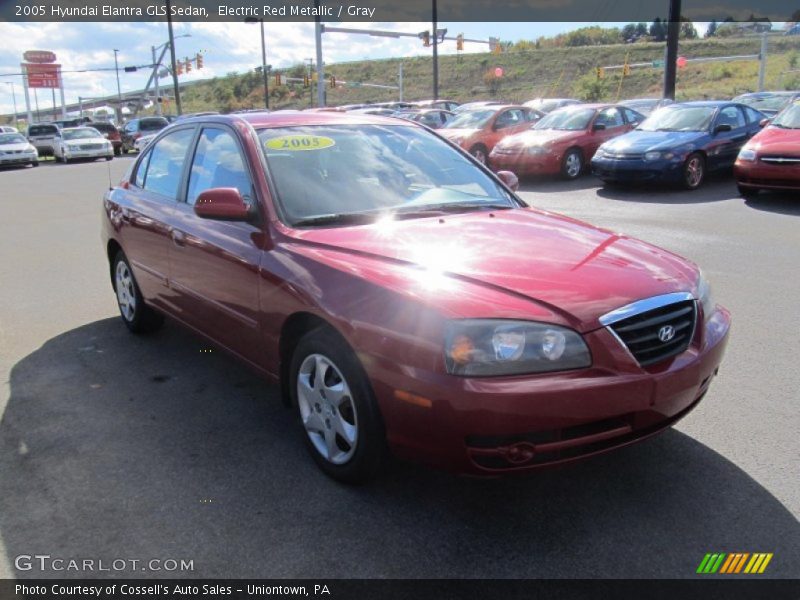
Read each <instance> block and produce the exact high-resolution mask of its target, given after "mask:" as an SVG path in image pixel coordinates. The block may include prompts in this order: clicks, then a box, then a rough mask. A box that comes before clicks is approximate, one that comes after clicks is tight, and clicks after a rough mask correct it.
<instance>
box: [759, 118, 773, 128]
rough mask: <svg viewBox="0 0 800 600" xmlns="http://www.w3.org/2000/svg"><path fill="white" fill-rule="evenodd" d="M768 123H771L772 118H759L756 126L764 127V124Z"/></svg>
mask: <svg viewBox="0 0 800 600" xmlns="http://www.w3.org/2000/svg"><path fill="white" fill-rule="evenodd" d="M770 123H772V119H761V120H760V121H759V122H758V126H759V127H766V126H767V125H769V124H770Z"/></svg>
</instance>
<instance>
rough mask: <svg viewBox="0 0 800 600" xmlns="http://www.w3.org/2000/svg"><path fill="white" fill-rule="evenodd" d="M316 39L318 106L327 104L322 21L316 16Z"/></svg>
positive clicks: (317, 5)
mask: <svg viewBox="0 0 800 600" xmlns="http://www.w3.org/2000/svg"><path fill="white" fill-rule="evenodd" d="M314 8H316V9H318V8H319V0H314ZM314 39H315V41H316V45H317V106H318V107H320V108H322V107H323V106H325V73H324V72H323V68H322V66H323V65H322V22H321V21H320V20H319V16H316V17H314Z"/></svg>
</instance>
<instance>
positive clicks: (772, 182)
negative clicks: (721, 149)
mask: <svg viewBox="0 0 800 600" xmlns="http://www.w3.org/2000/svg"><path fill="white" fill-rule="evenodd" d="M733 176H734V178H735V179H736V183H737V184H739V185H740V186H742V187H749V188H753V189H772V190H800V163H792V164H783V165H780V164H769V163H764V162H762V161H761V160H757V161H743V160H739V159H737V160H736V163H735V164H734V166H733Z"/></svg>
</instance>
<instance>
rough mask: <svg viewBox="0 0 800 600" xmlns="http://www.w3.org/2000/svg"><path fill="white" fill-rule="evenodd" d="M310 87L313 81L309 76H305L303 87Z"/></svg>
mask: <svg viewBox="0 0 800 600" xmlns="http://www.w3.org/2000/svg"><path fill="white" fill-rule="evenodd" d="M309 85H311V80H310V79H309V78H308V75H307V74H303V87H308V86H309Z"/></svg>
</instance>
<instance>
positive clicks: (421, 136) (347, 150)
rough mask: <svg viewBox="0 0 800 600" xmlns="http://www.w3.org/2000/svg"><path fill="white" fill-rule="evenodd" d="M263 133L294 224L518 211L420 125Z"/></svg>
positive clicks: (303, 128)
mask: <svg viewBox="0 0 800 600" xmlns="http://www.w3.org/2000/svg"><path fill="white" fill-rule="evenodd" d="M258 135H259V138H260V140H261V145H262V149H263V150H264V152H265V155H266V158H267V163H268V165H269V168H270V172H271V174H272V177H273V180H274V182H275V187H276V188H277V195H278V200H279V203H280V205H281V208H282V211H283V213H284V214H285V216H286V218H287V219H288V220H289V222H290V223H292V224H295V223H298V222H299V221H303V220H307V219H311V218H315V217H321V216H330V215H358V216H370V215H371V216H374V217H375V218H379V217H382V216H385V215H388V214H391V213H394V214H396V215H402V213H406V214H407V216H411V215H412V214H415V213H418V212H420V211H422V212H424V211H426V210H427V211H432V210H435V209H439V210H447V208H448V206H449V207H450V208H451V209H455V208H463V209H464V210H470V209H475V210H480V209H482V208H513V207H516V206H518V204H517V202H516V201H515V200H514V198H513V196H512V195H511V194H509V193H508V192H507V191H506V190H505V188H503V187H502V186H501V185H500V184H498V183H497V182H496V181H495V180H494V179H493V178H491V177H490V176H489V175H487V174H486V173H484V172H483V171H482V170H481V169H479V168H478V167H476V166H475V165H474V164H473V163H472V162H471V161H470V160H469V159H468V158H467V157H465V156H464V155H463V154H461V153H460V152H458V151H457V150H455V149H453V148H452V147H451V146H450V145H449V144H448V143H447V142H445V141H443V140H442V139H440V138H439V137H437V136H435V135H433V134H431V133H429V132H427V131H423V130H419V129H418V128H417V127H409V126H402V125H330V126H297V127H281V128H275V129H263V130H261V131H260V132H259V134H258ZM455 205H457V206H455Z"/></svg>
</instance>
